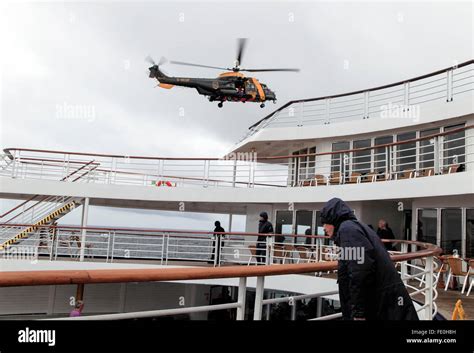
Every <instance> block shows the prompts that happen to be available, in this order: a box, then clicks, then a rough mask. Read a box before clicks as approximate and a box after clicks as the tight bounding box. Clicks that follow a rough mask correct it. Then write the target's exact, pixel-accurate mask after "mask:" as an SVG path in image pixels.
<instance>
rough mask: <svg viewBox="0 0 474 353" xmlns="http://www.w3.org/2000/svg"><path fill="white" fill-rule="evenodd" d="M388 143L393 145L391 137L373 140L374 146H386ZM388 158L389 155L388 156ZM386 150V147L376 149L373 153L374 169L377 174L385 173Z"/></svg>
mask: <svg viewBox="0 0 474 353" xmlns="http://www.w3.org/2000/svg"><path fill="white" fill-rule="evenodd" d="M389 143H393V136H380V137H377V138H375V140H374V146H380V145H386V144H389ZM388 158H390V154H389V155H388ZM387 163H390V161H387V150H386V147H380V148H376V149H375V151H374V168H375V171H376V172H377V173H380V172H385V168H386V166H387Z"/></svg>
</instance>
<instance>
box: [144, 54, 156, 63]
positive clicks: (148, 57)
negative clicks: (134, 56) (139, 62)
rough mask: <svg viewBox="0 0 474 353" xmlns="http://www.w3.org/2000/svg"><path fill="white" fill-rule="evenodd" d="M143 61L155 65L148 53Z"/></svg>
mask: <svg viewBox="0 0 474 353" xmlns="http://www.w3.org/2000/svg"><path fill="white" fill-rule="evenodd" d="M145 61H146V62H147V63H150V64H151V65H156V63H155V60H153V58H152V57H151V56H150V55H148V56H147V57H146V58H145Z"/></svg>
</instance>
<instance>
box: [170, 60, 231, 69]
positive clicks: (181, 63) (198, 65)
mask: <svg viewBox="0 0 474 353" xmlns="http://www.w3.org/2000/svg"><path fill="white" fill-rule="evenodd" d="M170 64H176V65H185V66H195V67H205V68H208V69H217V70H232V69H229V68H227V67H218V66H209V65H200V64H192V63H185V62H183V61H170Z"/></svg>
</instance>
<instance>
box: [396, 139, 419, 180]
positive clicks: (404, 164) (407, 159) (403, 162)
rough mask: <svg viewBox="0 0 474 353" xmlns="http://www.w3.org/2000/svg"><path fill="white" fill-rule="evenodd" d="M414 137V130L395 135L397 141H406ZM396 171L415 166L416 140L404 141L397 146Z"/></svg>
mask: <svg viewBox="0 0 474 353" xmlns="http://www.w3.org/2000/svg"><path fill="white" fill-rule="evenodd" d="M415 138H416V132H414V131H413V132H407V133H404V134H400V135H398V136H397V141H398V142H402V141H407V140H411V139H415ZM397 165H398V171H399V172H400V171H404V170H414V169H415V168H416V142H410V143H404V144H402V145H398V146H397Z"/></svg>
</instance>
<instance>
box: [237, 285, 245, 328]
mask: <svg viewBox="0 0 474 353" xmlns="http://www.w3.org/2000/svg"><path fill="white" fill-rule="evenodd" d="M246 294H247V277H240V278H239V293H238V298H237V302H238V303H239V307H238V308H237V320H244V319H245V298H246Z"/></svg>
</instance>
